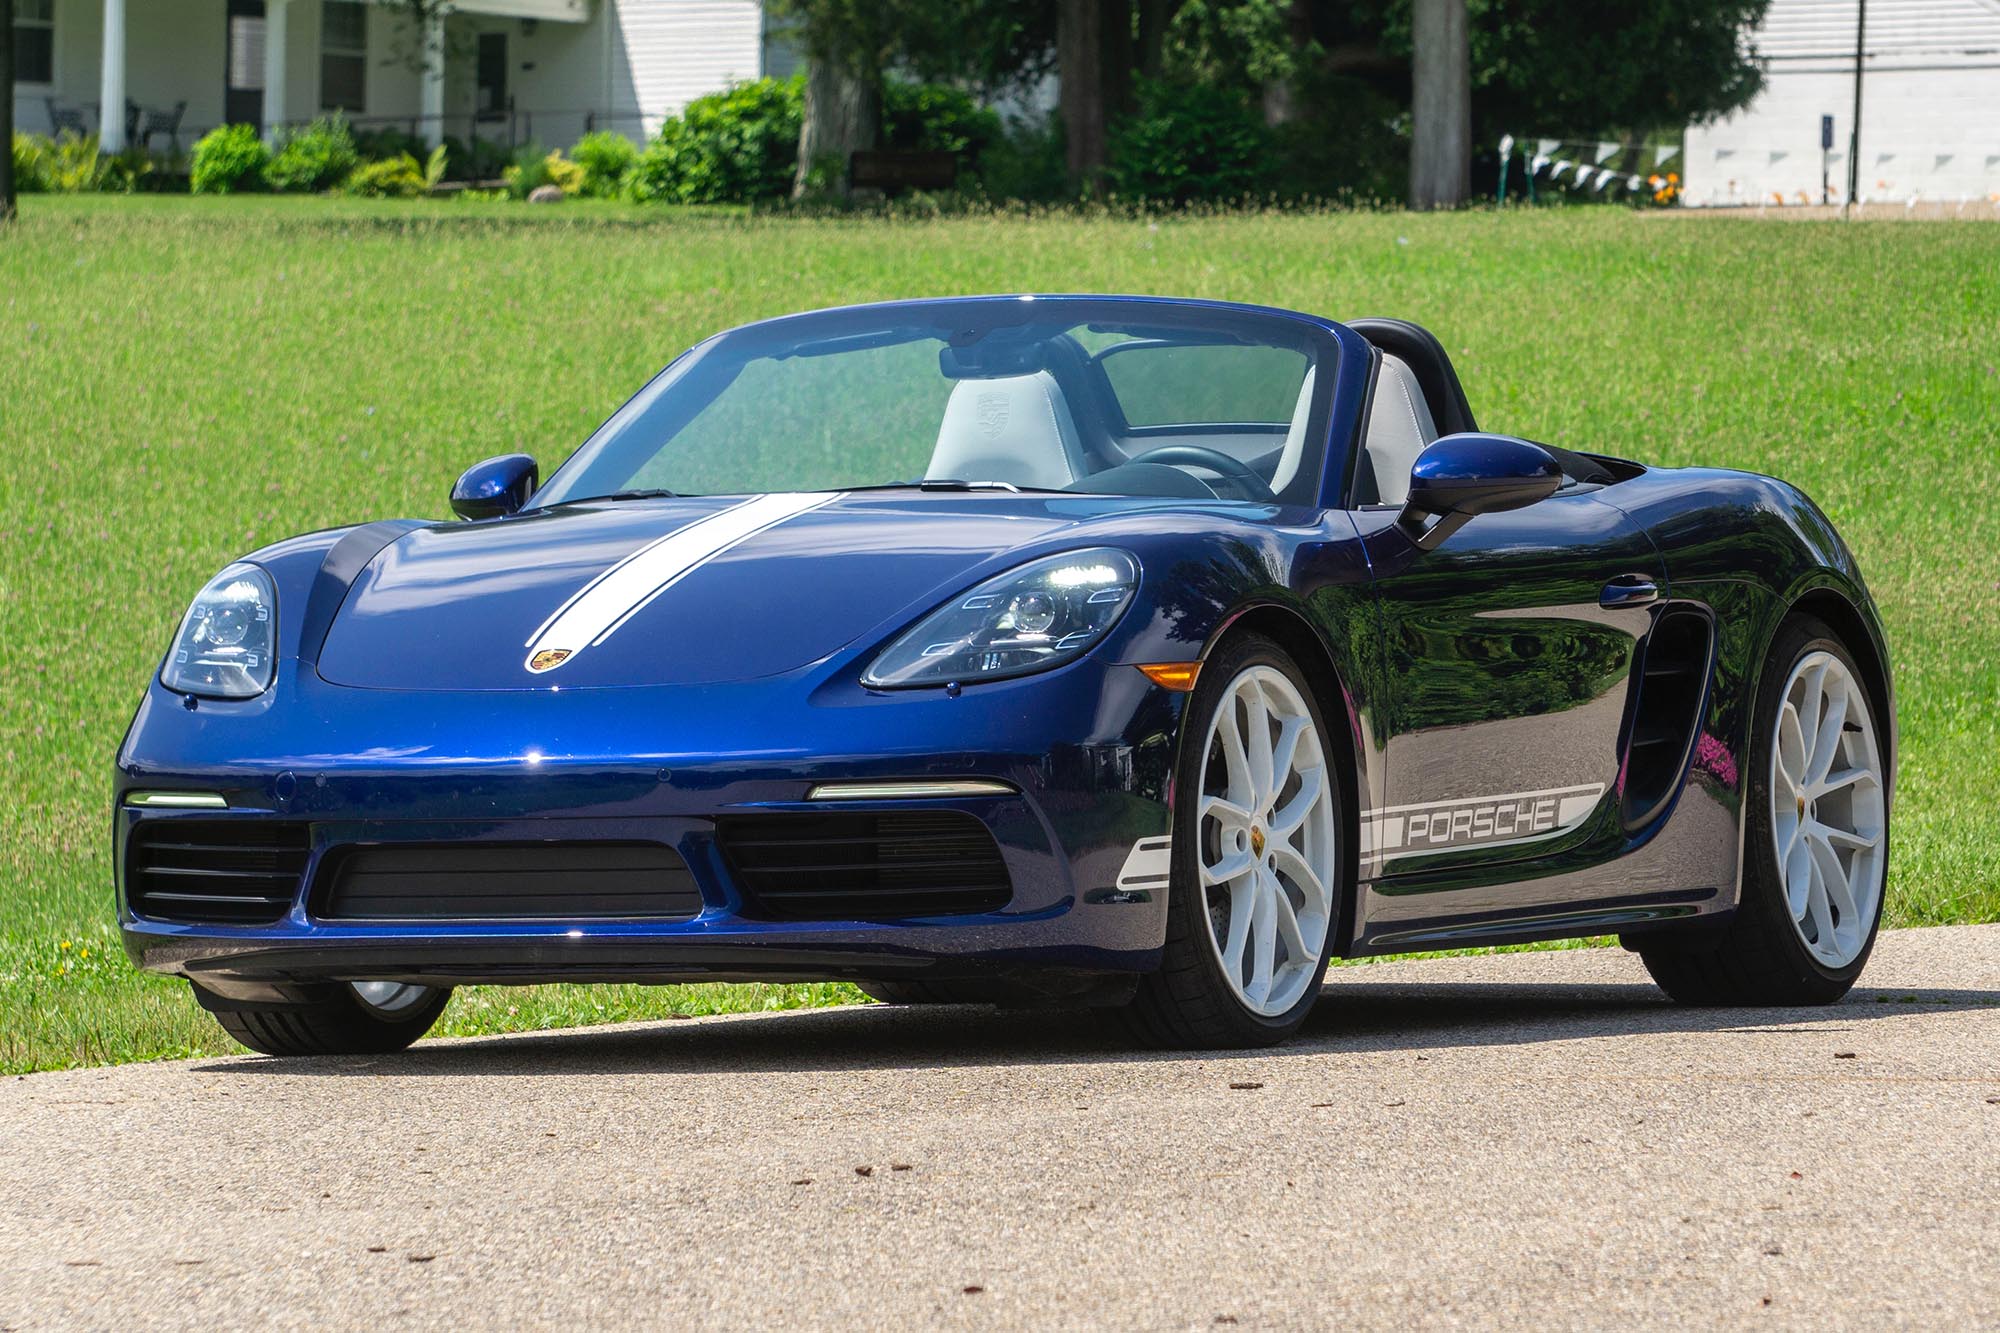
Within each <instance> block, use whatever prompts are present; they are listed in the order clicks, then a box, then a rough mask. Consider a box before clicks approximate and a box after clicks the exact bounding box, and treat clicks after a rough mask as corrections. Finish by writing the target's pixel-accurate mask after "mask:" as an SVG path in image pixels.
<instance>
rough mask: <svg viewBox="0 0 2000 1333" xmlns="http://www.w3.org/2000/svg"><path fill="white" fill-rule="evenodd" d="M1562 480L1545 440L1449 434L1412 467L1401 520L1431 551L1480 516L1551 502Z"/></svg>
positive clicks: (1468, 432)
mask: <svg viewBox="0 0 2000 1333" xmlns="http://www.w3.org/2000/svg"><path fill="white" fill-rule="evenodd" d="M1562 484H1563V471H1562V465H1561V464H1560V463H1558V462H1556V460H1555V456H1554V455H1553V454H1551V453H1550V452H1549V451H1548V450H1546V449H1544V448H1542V446H1541V445H1539V444H1535V443H1532V442H1531V441H1528V440H1518V439H1515V438H1514V437H1513V436H1511V435H1488V434H1485V433H1484V432H1481V431H1466V432H1463V433H1462V434H1458V435H1447V436H1445V437H1444V438H1443V439H1441V440H1438V441H1436V442H1435V443H1433V444H1432V445H1430V446H1429V447H1428V448H1426V449H1425V450H1424V451H1423V452H1422V453H1421V454H1419V455H1417V461H1416V462H1415V463H1413V464H1412V465H1411V467H1410V495H1409V499H1408V500H1407V501H1406V502H1405V503H1404V506H1403V513H1402V516H1401V518H1400V519H1399V520H1398V521H1399V522H1400V523H1401V524H1402V526H1403V527H1404V529H1405V530H1406V531H1408V532H1410V533H1411V534H1412V535H1413V536H1414V537H1415V538H1416V541H1417V544H1418V545H1419V546H1421V547H1423V548H1424V549H1425V550H1429V549H1431V548H1432V547H1434V546H1436V545H1437V544H1438V543H1439V542H1442V541H1443V540H1444V539H1445V538H1446V537H1449V536H1450V535H1451V534H1452V533H1454V532H1456V531H1457V530H1458V529H1459V528H1461V527H1463V526H1465V523H1466V521H1467V520H1469V519H1471V518H1474V517H1476V516H1477V515H1480V514H1497V513H1500V512H1502V511H1503V510H1508V509H1520V508H1522V507H1524V506H1526V505H1531V504H1534V503H1536V502H1537V501H1539V500H1546V499H1548V498H1549V497H1550V496H1551V495H1554V494H1555V493H1556V491H1557V490H1559V489H1560V488H1561V486H1562Z"/></svg>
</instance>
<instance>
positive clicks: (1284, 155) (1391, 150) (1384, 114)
mask: <svg viewBox="0 0 2000 1333" xmlns="http://www.w3.org/2000/svg"><path fill="white" fill-rule="evenodd" d="M1299 85H1300V86H1299V104H1300V114H1299V115H1298V116H1297V118H1295V119H1294V120H1292V121H1290V122H1288V123H1287V124H1284V125H1280V126H1279V127H1278V128H1277V130H1276V131H1275V132H1274V133H1275V137H1276V140H1277V154H1278V155H1277V161H1278V176H1279V185H1280V188H1281V189H1282V190H1283V192H1284V193H1286V194H1288V195H1292V196H1296V197H1304V198H1312V199H1322V200H1339V201H1341V202H1345V203H1362V202H1369V201H1394V200H1400V199H1403V198H1404V197H1406V196H1407V195H1408V193H1409V179H1410V176H1409V172H1410V141H1409V132H1408V126H1409V116H1408V113H1407V109H1406V108H1404V107H1403V106H1402V105H1401V104H1400V103H1398V102H1397V100H1396V99H1394V98H1392V97H1389V96H1388V95H1386V94H1385V93H1383V92H1381V91H1380V90H1379V89H1377V88H1375V87H1373V86H1371V85H1370V84H1368V83H1367V82H1366V81H1364V80H1361V79H1356V78H1352V77H1347V76H1342V75H1333V74H1316V73H1311V72H1308V73H1304V74H1302V75H1301V76H1300V80H1299ZM1336 127H1337V128H1336Z"/></svg>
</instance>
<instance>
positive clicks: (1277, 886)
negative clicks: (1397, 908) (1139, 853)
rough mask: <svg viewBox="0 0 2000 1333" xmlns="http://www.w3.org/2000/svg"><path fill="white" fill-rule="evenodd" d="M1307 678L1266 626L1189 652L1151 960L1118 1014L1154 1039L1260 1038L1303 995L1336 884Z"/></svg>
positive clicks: (1234, 1043) (1336, 775) (1268, 1036)
mask: <svg viewBox="0 0 2000 1333" xmlns="http://www.w3.org/2000/svg"><path fill="white" fill-rule="evenodd" d="M1328 736H1329V733H1328V731H1327V729H1326V723H1325V721H1324V719H1323V718H1322V717H1321V715H1320V709H1319V703H1318V700H1317V699H1315V698H1314V695H1313V690H1312V687H1311V685H1310V684H1309V683H1308V682H1307V681H1306V678H1305V675H1304V673H1303V672H1301V671H1300V670H1299V667H1298V664H1297V663H1296V662H1294V661H1293V660H1292V658H1291V656H1290V655H1289V654H1288V653H1286V651H1285V650H1284V649H1283V648H1282V647H1280V646H1279V645H1278V644H1277V643H1275V642H1273V641H1272V640H1270V639H1266V638H1263V637H1261V636H1259V635H1244V636H1243V637H1241V638H1239V639H1236V640H1234V641H1232V642H1230V643H1228V644H1225V645H1224V646H1223V647H1222V648H1220V649H1219V650H1218V651H1217V652H1215V653H1214V654H1213V655H1211V657H1210V658H1209V660H1208V661H1207V662H1206V663H1205V664H1204V665H1203V667H1202V671H1201V677H1200V680H1199V683H1198V684H1197V686H1196V688H1195V691H1194V694H1193V697H1192V698H1191V699H1190V700H1189V703H1188V710H1187V716H1186V718H1185V720H1184V722H1183V724H1182V739H1181V753H1180V757H1179V761H1178V763H1177V765H1176V768H1175V773H1174V792H1175V794H1176V797H1175V801H1174V828H1173V869H1172V875H1171V878H1170V880H1169V882H1168V890H1167V892H1168V900H1167V938H1166V947H1165V952H1164V956H1163V959H1162V963H1161V967H1160V970H1159V971H1157V972H1154V973H1152V974H1150V975H1148V976H1146V977H1143V978H1141V980H1140V982H1139V988H1138V992H1137V994H1136V995H1135V996H1134V998H1133V1000H1132V1002H1131V1003H1130V1004H1129V1005H1127V1006H1126V1007H1125V1008H1124V1009H1123V1010H1122V1011H1121V1015H1122V1017H1123V1018H1124V1021H1125V1024H1126V1026H1127V1028H1128V1029H1129V1030H1130V1032H1131V1033H1132V1035H1133V1036H1134V1037H1135V1038H1137V1039H1138V1040H1139V1041H1141V1042H1143V1043H1145V1044H1147V1045H1151V1046H1162V1047H1188V1048H1218V1047H1250V1046H1269V1045H1273V1044H1275V1043H1277V1042H1280V1041H1283V1040H1284V1039H1285V1038H1287V1037H1289V1036H1291V1035H1292V1034H1293V1033H1294V1032H1296V1031H1298V1029H1299V1027H1300V1025H1301V1024H1303V1023H1304V1022H1305V1020H1306V1015H1307V1014H1308V1013H1310V1012H1311V1010H1312V1007H1313V1003H1314V1001H1316V1000H1317V999H1318V998H1319V989H1320V983H1321V982H1322V980H1323V979H1324V978H1325V975H1326V966H1327V960H1328V958H1329V957H1330V956H1331V954H1332V951H1333V947H1334V938H1335V932H1336V929H1337V925H1338V922H1339V920H1340V908H1341V902H1342V895H1343V894H1344V893H1345V892H1346V890H1347V876H1346V870H1345V866H1346V856H1345V852H1346V849H1345V848H1344V847H1343V846H1342V845H1341V840H1340V831H1341V829H1342V828H1343V827H1344V822H1345V821H1344V817H1343V813H1342V812H1343V810H1344V807H1343V805H1342V802H1343V801H1344V800H1345V799H1346V785H1347V784H1346V778H1345V775H1344V774H1343V773H1342V772H1341V762H1342V760H1341V752H1340V751H1339V750H1338V749H1337V748H1336V747H1334V746H1332V745H1330V744H1329V742H1328Z"/></svg>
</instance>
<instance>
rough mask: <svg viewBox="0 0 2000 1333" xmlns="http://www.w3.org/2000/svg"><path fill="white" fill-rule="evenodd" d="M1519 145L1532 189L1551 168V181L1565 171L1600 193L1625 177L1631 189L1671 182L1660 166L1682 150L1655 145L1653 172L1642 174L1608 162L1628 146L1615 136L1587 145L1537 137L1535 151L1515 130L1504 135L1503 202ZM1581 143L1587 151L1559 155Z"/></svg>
mask: <svg viewBox="0 0 2000 1333" xmlns="http://www.w3.org/2000/svg"><path fill="white" fill-rule="evenodd" d="M1517 147H1518V148H1519V149H1520V153H1519V156H1520V157H1522V158H1524V159H1526V163H1527V169H1528V170H1527V179H1528V182H1529V188H1530V189H1531V190H1532V189H1533V184H1534V182H1535V181H1536V180H1538V179H1541V177H1542V173H1543V172H1544V171H1547V172H1548V177H1547V179H1548V181H1549V183H1550V184H1551V185H1553V184H1555V183H1556V182H1557V181H1560V180H1561V179H1562V178H1563V177H1564V176H1565V175H1568V176H1569V178H1570V181H1571V182H1572V183H1573V184H1575V185H1579V186H1582V187H1584V188H1587V189H1589V190H1591V191H1593V192H1597V193H1602V192H1603V190H1604V188H1605V187H1606V186H1607V185H1610V184H1611V183H1612V182H1613V181H1621V182H1622V184H1623V185H1624V186H1625V189H1626V190H1627V191H1628V192H1629V191H1637V190H1640V189H1650V190H1653V191H1655V192H1657V191H1659V190H1660V189H1661V188H1662V187H1663V186H1664V185H1666V184H1668V183H1669V181H1668V180H1667V179H1666V178H1665V177H1662V176H1661V175H1660V173H1659V169H1660V168H1661V167H1663V166H1665V165H1666V164H1667V163H1668V162H1670V161H1672V160H1673V159H1674V158H1675V157H1676V156H1678V155H1679V153H1680V151H1681V150H1680V145H1679V144H1655V145H1654V146H1653V170H1652V173H1651V174H1650V175H1645V176H1641V175H1639V174H1638V173H1637V172H1625V171H1617V170H1615V169H1613V168H1611V167H1607V166H1605V165H1604V164H1605V163H1606V162H1608V161H1610V160H1611V159H1612V158H1613V157H1615V156H1616V155H1617V154H1619V153H1621V152H1623V151H1624V150H1625V147H1626V146H1625V145H1624V144H1622V143H1619V142H1617V141H1616V140H1614V139H1599V140H1597V141H1595V142H1594V143H1588V144H1583V145H1576V144H1572V143H1571V142H1569V141H1566V140H1563V139H1537V140H1535V145H1534V151H1533V152H1532V153H1531V152H1529V151H1528V147H1527V144H1526V141H1525V140H1517V139H1516V138H1515V137H1514V136H1513V135H1511V134H1503V135H1501V136H1500V199H1501V201H1502V202H1505V201H1506V198H1507V174H1508V171H1509V169H1510V168H1511V166H1512V165H1513V161H1514V158H1515V156H1516V153H1515V149H1516V148H1517ZM1579 147H1580V148H1582V149H1583V150H1584V151H1580V152H1577V153H1576V154H1575V156H1558V154H1561V153H1562V152H1563V150H1564V149H1566V148H1579ZM1586 159H1587V160H1586Z"/></svg>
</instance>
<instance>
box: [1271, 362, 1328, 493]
mask: <svg viewBox="0 0 2000 1333" xmlns="http://www.w3.org/2000/svg"><path fill="white" fill-rule="evenodd" d="M1318 370H1319V367H1318V366H1307V367H1306V377H1305V380H1304V382H1303V383H1301V384H1300V385H1299V398H1298V401H1297V402H1296V403H1294V404H1293V405H1292V424H1291V426H1290V428H1289V429H1287V430H1286V431H1285V447H1284V448H1283V449H1281V450H1279V451H1278V466H1277V467H1276V468H1275V469H1274V470H1273V471H1272V473H1271V491H1272V493H1273V494H1278V495H1282V494H1283V493H1284V490H1285V487H1287V486H1289V485H1291V484H1292V482H1293V480H1294V479H1296V478H1297V477H1298V475H1299V465H1300V464H1301V463H1303V462H1305V458H1306V418H1307V417H1309V416H1311V415H1312V403H1313V376H1314V375H1315V374H1316V373H1317V372H1318Z"/></svg>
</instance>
